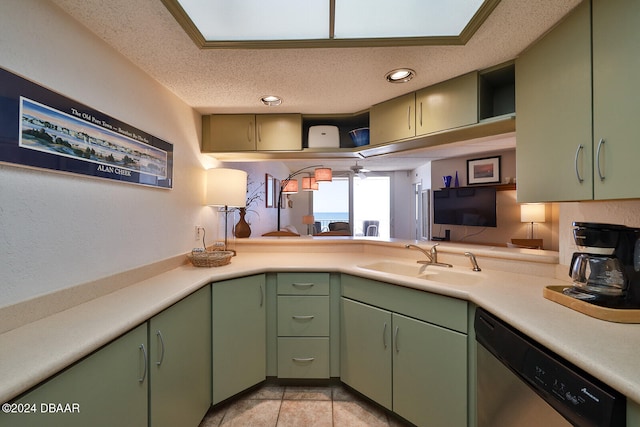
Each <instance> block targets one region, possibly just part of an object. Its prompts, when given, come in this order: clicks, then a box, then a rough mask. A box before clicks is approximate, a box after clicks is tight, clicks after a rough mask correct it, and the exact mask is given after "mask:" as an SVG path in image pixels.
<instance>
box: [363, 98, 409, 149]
mask: <svg viewBox="0 0 640 427" xmlns="http://www.w3.org/2000/svg"><path fill="white" fill-rule="evenodd" d="M415 112H416V94H415V93H414V92H411V93H408V94H406V95H403V96H400V97H398V98H394V99H391V100H389V101H385V102H382V103H380V104H376V105H374V106H372V107H371V109H370V110H369V144H370V145H377V144H383V143H385V142H393V141H398V140H401V139H406V138H412V137H414V136H416V113H415Z"/></svg>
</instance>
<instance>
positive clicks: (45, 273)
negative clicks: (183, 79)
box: [0, 0, 217, 307]
mask: <svg viewBox="0 0 640 427" xmlns="http://www.w3.org/2000/svg"><path fill="white" fill-rule="evenodd" d="M1 8H2V13H1V14H0V66H1V67H3V68H6V69H7V70H9V71H11V72H13V73H15V74H18V75H21V76H23V77H26V78H28V79H29V80H32V81H34V82H36V83H38V84H40V85H41V86H44V87H47V88H49V89H52V90H54V91H56V92H58V93H60V94H62V95H64V96H67V97H69V98H72V99H74V100H76V101H78V102H81V103H84V104H86V105H88V106H90V107H92V108H94V109H96V110H100V111H102V112H104V113H106V114H108V115H110V116H112V117H114V118H117V119H120V120H122V121H124V122H126V123H129V124H131V125H132V126H134V127H137V128H139V129H141V130H143V131H145V132H148V133H150V134H153V135H155V136H157V137H159V138H161V139H163V140H165V141H168V142H170V143H172V144H174V170H173V176H174V183H173V184H174V187H173V189H171V190H162V189H154V188H148V187H143V186H137V185H131V184H124V183H118V182H112V181H107V180H100V179H93V178H87V177H83V176H78V175H66V174H60V173H54V172H50V171H46V170H40V169H26V168H21V167H16V166H13V165H9V164H2V165H0V248H1V249H2V255H1V256H0V276H1V277H2V278H1V279H0V307H2V306H5V305H10V304H12V303H15V302H18V301H22V300H25V299H28V298H31V297H34V296H37V295H41V294H44V293H49V292H52V291H56V290H59V289H62V288H66V287H71V286H74V285H78V284H82V283H85V282H88V281H91V280H95V279H98V278H101V277H105V276H109V275H112V274H114V273H118V272H122V271H125V270H128V269H131V268H135V267H138V266H141V265H145V264H149V263H152V262H156V261H158V260H161V259H165V258H168V257H172V256H175V255H178V254H181V253H186V252H188V251H189V250H190V249H191V248H192V247H193V246H194V230H193V227H194V225H196V224H201V225H205V226H207V227H215V226H216V221H217V218H216V215H215V214H214V213H213V211H212V210H211V208H205V207H203V206H202V205H201V200H202V192H203V183H204V174H203V171H204V166H207V167H209V166H213V160H212V159H207V158H205V157H204V156H201V155H200V154H199V138H200V136H199V132H200V116H199V115H198V114H197V113H195V112H194V111H193V110H192V109H191V108H190V107H188V106H187V105H185V104H184V103H183V102H182V101H180V100H179V99H178V98H176V97H175V96H174V95H173V94H172V93H171V92H169V91H168V90H167V89H166V88H164V87H163V86H161V85H159V84H158V83H157V82H155V81H154V80H152V79H151V78H150V77H149V76H148V75H146V74H144V73H143V72H142V71H141V70H140V69H138V68H136V67H135V66H133V65H132V64H131V63H130V62H129V61H128V60H126V59H125V58H124V57H122V56H121V55H120V54H118V53H117V52H116V51H114V50H113V49H112V48H110V47H109V46H107V45H106V44H105V43H103V42H102V41H101V40H99V39H98V38H97V37H95V36H94V35H93V34H92V33H90V32H88V31H87V30H86V29H85V28H84V27H82V26H80V25H79V24H77V23H76V22H75V21H74V20H72V19H70V18H69V17H68V16H67V15H66V14H64V13H63V12H62V11H60V10H59V9H58V8H57V7H55V6H54V5H52V4H51V3H50V2H47V1H38V0H20V1H4V2H2V7H1ZM16 126H17V123H16Z"/></svg>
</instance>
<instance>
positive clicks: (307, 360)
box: [291, 357, 316, 362]
mask: <svg viewBox="0 0 640 427" xmlns="http://www.w3.org/2000/svg"><path fill="white" fill-rule="evenodd" d="M291 360H293V361H294V362H313V361H314V360H316V358H315V357H292V358H291Z"/></svg>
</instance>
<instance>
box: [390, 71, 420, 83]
mask: <svg viewBox="0 0 640 427" xmlns="http://www.w3.org/2000/svg"><path fill="white" fill-rule="evenodd" d="M415 75H416V72H415V71H413V70H412V69H410V68H397V69H395V70H391V71H389V72H388V73H387V75H386V76H385V78H386V79H387V81H388V82H390V83H406V82H408V81H409V80H411V79H412V78H413V76H415Z"/></svg>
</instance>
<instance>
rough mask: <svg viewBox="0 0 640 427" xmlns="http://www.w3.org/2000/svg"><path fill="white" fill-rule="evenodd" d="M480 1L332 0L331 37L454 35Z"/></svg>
mask: <svg viewBox="0 0 640 427" xmlns="http://www.w3.org/2000/svg"><path fill="white" fill-rule="evenodd" d="M483 2H484V0H404V1H394V2H389V0H336V11H335V38H336V39H339V38H391V37H442V36H458V35H459V34H460V33H461V32H462V30H463V29H464V28H465V27H466V26H467V24H468V23H469V21H470V20H471V18H473V16H474V15H475V13H476V12H477V11H478V9H479V8H480V6H482V4H483Z"/></svg>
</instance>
